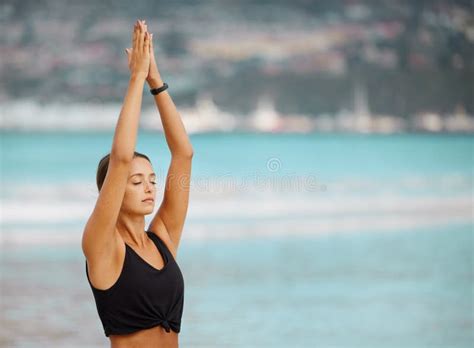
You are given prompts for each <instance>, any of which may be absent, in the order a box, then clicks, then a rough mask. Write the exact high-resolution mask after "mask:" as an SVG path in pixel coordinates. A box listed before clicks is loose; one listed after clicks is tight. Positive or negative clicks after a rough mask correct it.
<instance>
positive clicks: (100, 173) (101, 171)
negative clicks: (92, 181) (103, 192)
mask: <svg viewBox="0 0 474 348" xmlns="http://www.w3.org/2000/svg"><path fill="white" fill-rule="evenodd" d="M135 157H142V158H144V159H146V160H147V161H148V162H150V163H151V161H150V159H149V158H148V156H147V155H144V154H142V153H140V152H136V151H134V152H133V158H135ZM109 160H110V153H108V154H107V155H105V156H104V157H102V159H101V160H100V161H99V166H98V167H97V174H96V182H97V189H98V190H99V192H100V189H101V188H102V185H103V184H104V180H105V176H106V175H107V170H108V169H109Z"/></svg>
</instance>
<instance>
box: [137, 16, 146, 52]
mask: <svg viewBox="0 0 474 348" xmlns="http://www.w3.org/2000/svg"><path fill="white" fill-rule="evenodd" d="M144 41H145V32H144V31H143V26H142V24H141V22H140V29H139V35H138V48H139V49H141V50H143V42H144Z"/></svg>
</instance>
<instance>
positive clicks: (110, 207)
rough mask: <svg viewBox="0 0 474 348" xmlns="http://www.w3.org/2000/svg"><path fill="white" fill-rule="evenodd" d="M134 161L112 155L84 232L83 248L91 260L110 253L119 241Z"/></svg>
mask: <svg viewBox="0 0 474 348" xmlns="http://www.w3.org/2000/svg"><path fill="white" fill-rule="evenodd" d="M130 165H131V164H130V161H124V160H120V159H116V158H113V157H112V156H111V157H110V161H109V166H108V169H107V174H106V176H105V179H104V183H103V185H102V188H101V190H100V192H99V197H98V198H97V202H96V205H95V207H94V210H93V212H92V214H91V216H90V217H89V219H88V221H87V224H86V226H85V228H84V233H83V235H82V250H83V252H84V255H85V256H86V258H87V260H88V261H89V262H93V260H96V259H100V258H101V256H103V255H104V254H109V255H110V253H111V251H113V250H114V249H115V246H116V245H117V237H118V236H117V232H116V227H115V226H116V222H117V218H118V215H119V212H120V207H121V206H122V201H123V196H124V194H125V189H126V185H127V180H128V175H129V170H130Z"/></svg>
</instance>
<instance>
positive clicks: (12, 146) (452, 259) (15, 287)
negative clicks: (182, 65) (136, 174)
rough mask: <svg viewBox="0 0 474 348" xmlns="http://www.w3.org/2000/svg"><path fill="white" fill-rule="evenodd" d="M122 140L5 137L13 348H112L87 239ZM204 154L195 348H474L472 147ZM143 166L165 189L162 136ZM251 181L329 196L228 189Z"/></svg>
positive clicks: (326, 142)
mask: <svg viewBox="0 0 474 348" xmlns="http://www.w3.org/2000/svg"><path fill="white" fill-rule="evenodd" d="M111 139H112V133H68V134H66V133H63V134H56V133H50V134H48V133H43V134H40V133H32V134H22V133H3V134H2V135H1V145H2V154H1V155H2V158H1V164H2V167H1V172H2V187H1V193H0V199H1V203H2V236H1V237H2V238H1V244H0V247H1V261H2V262H1V269H0V271H1V275H2V278H1V282H2V283H1V285H2V314H3V315H2V317H0V327H1V328H2V329H0V342H1V345H4V346H7V347H10V346H11V347H20V346H21V347H30V346H31V347H34V346H38V345H40V346H48V347H75V346H78V347H79V346H80V347H105V346H107V345H108V343H107V339H106V338H105V336H103V332H102V328H101V325H100V322H99V318H98V316H97V313H96V309H95V304H94V302H93V297H92V293H91V291H90V289H89V287H88V284H87V280H86V276H85V270H84V257H83V255H82V251H81V249H80V238H81V233H82V227H83V225H84V223H85V220H86V218H87V217H88V215H89V213H90V212H91V209H92V208H93V206H94V204H95V200H96V197H97V192H96V188H95V171H96V167H97V162H98V160H99V159H100V157H102V156H103V155H104V154H105V153H107V152H108V151H109V149H110V146H111ZM191 141H192V144H193V148H194V151H195V156H194V159H193V169H192V174H193V180H196V181H195V184H194V185H192V192H191V196H190V197H191V200H190V207H189V213H188V217H187V222H186V225H185V229H184V231H183V240H182V243H181V246H180V250H179V254H178V263H179V265H180V267H181V269H182V271H183V275H184V277H185V308H184V314H183V322H182V332H181V334H180V343H181V346H182V347H195V346H196V347H227V346H231V347H288V346H291V347H316V346H318V347H434V346H436V347H469V346H471V344H472V342H473V341H474V337H473V336H474V335H473V332H474V330H473V329H474V327H473V325H474V318H473V310H474V308H473V289H474V284H473V283H474V272H473V267H474V265H473V229H472V226H473V225H472V217H473V216H472V211H473V203H472V197H473V181H472V180H473V143H472V138H471V137H468V136H465V135H440V134H438V135H430V134H419V135H416V134H411V135H386V136H383V135H351V134H332V135H329V134H308V135H296V134H295V135H290V134H273V135H269V134H245V133H242V134H238V133H236V134H207V135H204V134H201V135H192V136H191ZM137 151H140V152H143V153H145V154H147V155H149V156H150V158H151V160H152V162H153V165H154V168H155V171H156V172H157V173H158V175H159V177H160V176H161V181H163V180H164V175H166V170H167V166H168V164H169V158H170V157H169V153H168V150H167V148H166V142H165V141H164V138H163V136H162V134H155V133H147V132H142V133H140V135H139V140H138V144H137ZM252 176H259V177H260V179H262V178H263V179H266V180H268V179H278V180H280V181H278V180H276V182H277V183H278V184H279V183H281V180H284V179H288V178H290V179H299V178H303V179H308V178H314V179H315V180H316V183H317V185H315V186H314V185H309V184H308V183H309V182H308V181H306V182H305V185H303V186H302V187H298V188H292V189H285V190H283V189H282V187H281V186H279V185H275V186H272V187H270V188H269V189H268V190H259V186H258V184H256V183H255V182H252V181H251V180H250V181H248V182H247V183H246V185H243V186H240V187H239V189H235V188H232V187H231V188H230V189H229V187H225V186H224V185H223V183H222V182H221V181H220V179H222V178H226V179H229V178H230V179H233V180H235V181H241V180H243V179H244V178H246V177H252ZM199 180H203V181H205V183H207V184H214V185H215V186H214V187H213V188H212V189H211V188H210V187H208V186H203V185H200V184H201V183H202V182H200V181H199ZM206 180H207V181H206ZM159 181H160V180H159ZM313 184H314V183H313ZM145 218H146V220H148V221H149V219H150V218H151V216H146V217H145Z"/></svg>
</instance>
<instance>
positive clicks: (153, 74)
mask: <svg viewBox="0 0 474 348" xmlns="http://www.w3.org/2000/svg"><path fill="white" fill-rule="evenodd" d="M152 37H153V35H152V34H150V33H148V31H147V27H146V24H145V21H137V22H136V23H135V25H134V29H133V40H132V48H131V49H126V53H127V56H128V61H129V69H130V80H129V85H128V89H127V92H126V95H125V99H124V103H123V106H122V109H121V112H120V115H119V118H118V121H117V126H116V128H115V134H114V137H113V144H112V149H111V152H110V154H108V155H106V156H105V157H104V158H102V160H101V161H100V163H99V168H98V171H97V187H98V189H99V197H98V199H97V202H96V205H95V207H94V210H93V212H92V214H91V216H90V217H89V219H88V221H87V224H86V226H85V228H84V233H83V236H82V250H83V252H84V255H85V257H86V274H87V279H88V281H89V284H90V286H91V289H92V292H93V295H94V299H95V302H96V307H97V311H98V314H99V318H100V320H101V322H102V326H103V329H104V332H105V335H106V336H107V337H109V339H110V342H111V347H114V348H119V347H178V333H179V332H180V327H181V316H182V312H183V304H184V279H183V276H182V273H181V271H180V268H179V266H178V264H177V261H176V257H177V252H178V246H179V242H180V239H181V233H182V229H183V226H184V220H185V217H186V212H187V207H188V200H189V181H190V173H191V162H192V156H193V149H192V146H191V143H190V141H189V139H188V136H187V134H186V131H185V129H184V125H183V123H182V121H181V119H180V116H179V114H178V112H177V110H176V107H175V105H174V103H173V101H172V99H171V97H170V95H169V94H168V91H166V87H167V85H166V84H164V83H163V81H162V80H161V75H160V73H159V71H158V68H157V65H156V61H155V57H154V51H153V41H152ZM145 81H146V82H147V83H148V85H149V87H150V88H151V91H152V94H154V93H155V94H154V99H155V103H156V106H157V108H158V111H159V113H160V116H161V120H162V122H163V129H164V133H165V137H166V141H167V143H168V146H169V149H170V151H171V164H170V167H169V171H168V175H167V179H166V184H165V191H164V196H163V197H164V198H163V202H162V204H161V206H160V207H159V209H158V211H157V213H156V215H155V216H154V217H153V219H152V221H151V223H150V225H149V227H148V228H147V230H145V215H148V214H150V213H152V212H153V208H154V200H155V194H156V189H155V187H154V185H155V184H156V182H155V179H156V175H155V174H154V173H153V167H152V165H151V162H150V160H149V158H148V157H147V156H145V155H143V154H140V153H138V152H135V144H136V138H137V130H138V125H139V115H140V108H141V102H142V93H143V87H144V84H145ZM161 87H162V88H161Z"/></svg>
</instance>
